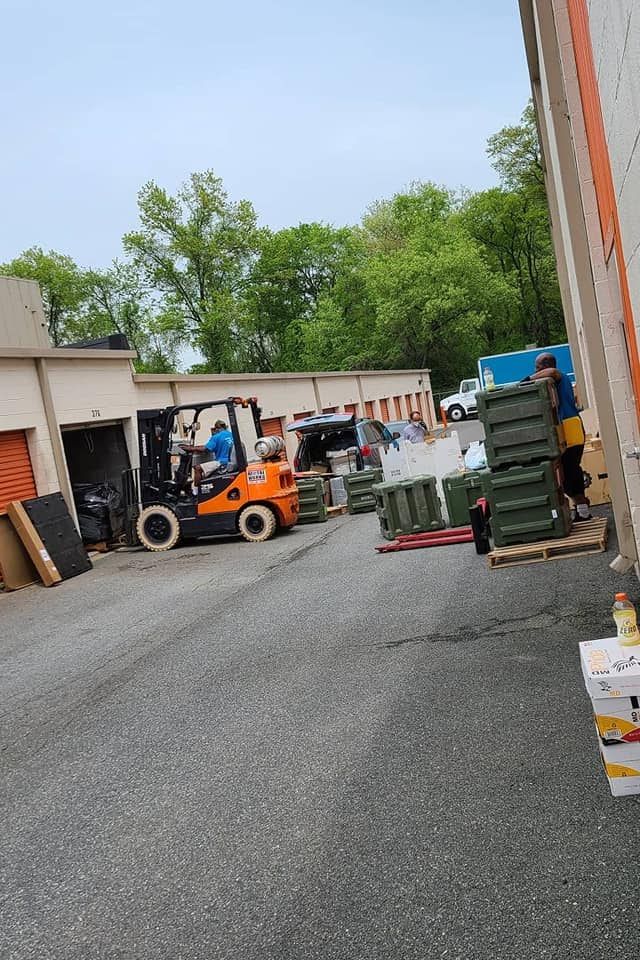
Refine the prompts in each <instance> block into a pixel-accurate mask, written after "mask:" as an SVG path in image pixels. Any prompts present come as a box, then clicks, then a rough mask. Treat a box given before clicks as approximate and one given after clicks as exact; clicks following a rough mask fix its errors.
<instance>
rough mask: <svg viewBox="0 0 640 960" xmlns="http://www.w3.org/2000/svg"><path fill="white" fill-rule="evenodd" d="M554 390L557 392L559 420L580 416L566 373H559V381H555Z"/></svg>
mask: <svg viewBox="0 0 640 960" xmlns="http://www.w3.org/2000/svg"><path fill="white" fill-rule="evenodd" d="M556 390H557V392H558V416H559V417H560V420H569V419H570V418H571V417H578V416H580V411H579V410H578V407H577V406H576V398H575V396H574V393H573V386H572V384H571V380H569V377H568V376H567V375H566V373H562V372H561V373H560V379H559V380H556Z"/></svg>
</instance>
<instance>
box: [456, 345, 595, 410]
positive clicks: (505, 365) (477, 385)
mask: <svg viewBox="0 0 640 960" xmlns="http://www.w3.org/2000/svg"><path fill="white" fill-rule="evenodd" d="M540 353H551V354H553V356H554V357H555V358H556V363H557V364H558V369H559V370H562V372H563V373H566V374H567V376H568V377H569V379H570V380H571V382H572V383H575V380H576V378H575V374H574V372H573V359H572V357H571V350H570V349H569V344H568V343H556V344H554V345H553V346H551V347H528V348H527V349H526V350H514V351H512V352H511V353H495V354H492V355H491V356H488V357H480V359H479V360H478V376H477V377H474V378H471V377H469V378H468V379H467V380H461V381H460V387H459V388H458V392H457V393H452V394H451V396H450V397H445V398H444V400H442V401H441V402H440V406H441V407H442V409H443V410H444V412H445V413H446V415H447V420H453V422H454V423H459V422H460V420H464V419H465V418H466V417H468V416H470V415H471V414H474V413H477V410H478V408H477V406H476V393H478V391H479V390H486V389H487V388H488V389H491V388H492V387H493V386H496V387H498V386H501V385H502V384H505V383H518V381H520V380H522V378H523V377H526V376H528V375H529V374H530V373H532V372H533V370H534V367H535V361H536V357H537V356H538V354H540Z"/></svg>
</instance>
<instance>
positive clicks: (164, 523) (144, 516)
mask: <svg viewBox="0 0 640 960" xmlns="http://www.w3.org/2000/svg"><path fill="white" fill-rule="evenodd" d="M136 529H137V531H138V539H139V540H140V543H141V544H142V546H143V547H145V548H146V549H147V550H153V551H154V552H155V553H159V552H160V551H162V550H171V548H172V547H175V545H176V543H177V542H178V540H179V539H180V523H179V521H178V518H177V517H176V515H175V513H174V512H173V510H170V509H169V507H165V506H163V505H162V504H160V503H159V504H157V505H156V506H153V507H145V508H144V509H143V510H141V511H140V516H139V517H138V522H137V524H136Z"/></svg>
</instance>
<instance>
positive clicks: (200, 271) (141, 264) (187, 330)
mask: <svg viewBox="0 0 640 960" xmlns="http://www.w3.org/2000/svg"><path fill="white" fill-rule="evenodd" d="M138 208H139V215H140V229H139V230H137V231H135V232H132V233H128V234H126V236H125V237H124V241H123V242H124V248H125V251H126V252H127V253H128V254H129V255H130V257H131V259H132V262H133V264H134V265H135V266H136V267H137V268H138V269H139V271H140V272H141V276H142V277H143V279H144V281H145V282H146V284H147V285H148V286H149V288H151V289H152V290H154V291H156V293H157V295H158V297H159V298H160V300H161V301H162V308H163V309H162V314H163V316H164V317H165V318H167V319H168V318H173V320H174V321H175V331H176V333H177V334H178V335H182V336H186V337H187V338H188V340H189V341H190V343H191V344H192V345H193V346H194V347H195V348H197V349H199V350H200V351H201V352H202V354H203V355H204V358H205V364H204V366H205V367H206V369H207V370H209V371H210V372H224V371H225V370H233V369H235V368H236V366H237V359H238V351H239V342H238V341H239V326H240V324H241V322H242V319H243V294H244V289H245V286H246V282H247V275H248V273H249V270H250V267H251V265H252V263H253V261H254V259H255V257H256V254H257V249H258V244H259V240H260V231H259V230H258V227H257V222H256V215H255V212H254V209H253V207H252V205H251V204H250V203H249V202H248V201H247V200H240V201H239V202H237V203H234V202H232V201H230V200H229V198H228V196H227V194H226V192H225V191H224V189H223V186H222V181H221V180H220V179H219V178H218V177H216V176H215V175H214V174H213V173H212V172H211V171H205V172H204V173H194V174H192V175H191V177H190V178H189V180H188V181H187V183H185V184H184V185H183V186H182V187H181V188H180V190H178V192H177V193H176V195H175V196H171V195H170V194H169V193H167V191H166V190H164V189H163V188H162V187H159V186H157V185H156V184H155V183H153V182H149V183H147V184H146V185H145V186H144V187H143V188H142V190H141V191H140V193H139V195H138Z"/></svg>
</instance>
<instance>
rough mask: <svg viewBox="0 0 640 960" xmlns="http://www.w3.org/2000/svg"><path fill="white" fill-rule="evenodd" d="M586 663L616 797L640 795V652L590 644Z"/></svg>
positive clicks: (612, 642) (610, 642) (611, 642)
mask: <svg viewBox="0 0 640 960" xmlns="http://www.w3.org/2000/svg"><path fill="white" fill-rule="evenodd" d="M580 660H581V663H582V672H583V674H584V681H585V685H586V687H587V693H588V694H589V696H590V697H591V704H592V707H593V716H594V720H595V725H596V731H597V735H598V737H599V741H600V756H601V758H602V763H603V766H604V769H605V773H606V775H607V778H608V780H609V786H610V788H611V793H612V794H613V796H614V797H623V796H629V795H630V794H636V793H640V646H635V647H625V646H622V645H621V644H620V643H619V642H618V639H617V637H610V638H608V639H606V640H588V641H586V642H585V643H581V644H580Z"/></svg>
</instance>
